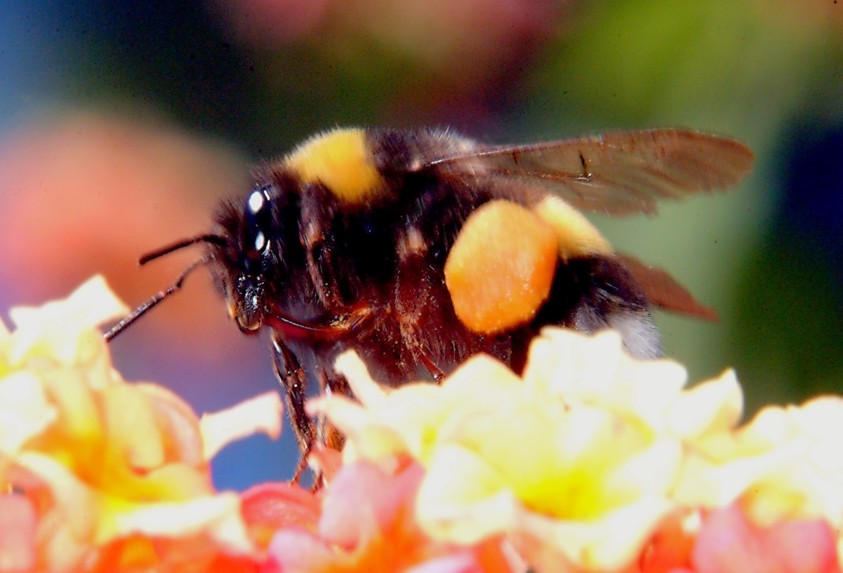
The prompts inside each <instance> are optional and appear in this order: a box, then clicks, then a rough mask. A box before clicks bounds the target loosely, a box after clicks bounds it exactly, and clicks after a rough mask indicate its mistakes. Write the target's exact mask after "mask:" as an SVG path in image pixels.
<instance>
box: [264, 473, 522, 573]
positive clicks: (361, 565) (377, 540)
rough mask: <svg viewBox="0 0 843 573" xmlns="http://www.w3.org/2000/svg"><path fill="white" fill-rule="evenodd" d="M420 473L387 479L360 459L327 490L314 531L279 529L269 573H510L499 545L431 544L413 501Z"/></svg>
mask: <svg viewBox="0 0 843 573" xmlns="http://www.w3.org/2000/svg"><path fill="white" fill-rule="evenodd" d="M423 474H424V470H423V469H422V468H421V466H419V465H418V464H409V465H404V466H403V467H402V468H401V469H399V470H397V471H396V472H395V473H394V474H390V473H388V472H386V471H384V470H383V469H381V468H380V467H378V466H377V465H375V464H373V463H371V462H366V461H359V462H355V463H352V464H349V465H346V466H344V467H343V468H342V469H341V470H340V472H339V474H338V475H337V476H336V478H335V479H334V480H333V481H332V482H331V483H330V484H329V485H328V489H327V491H326V492H325V495H324V498H323V499H322V514H321V516H320V519H319V522H318V524H317V525H316V528H315V529H309V528H306V527H288V528H284V529H281V530H280V531H279V532H278V533H277V534H276V535H275V537H274V538H273V540H272V543H271V544H270V547H269V554H270V565H269V567H268V568H267V570H266V571H267V572H282V571H283V572H284V573H291V572H324V573H329V572H336V573H339V572H354V571H359V572H367V573H377V572H381V571H382V572H384V573H387V572H388V573H392V572H395V571H412V572H415V573H422V572H424V571H430V572H433V571H436V572H454V573H458V572H459V573H463V572H465V573H468V572H480V571H490V572H496V571H501V572H509V571H512V570H513V569H512V568H511V565H510V564H509V562H508V561H507V560H506V559H505V558H504V556H503V554H502V553H501V549H500V540H499V539H498V538H490V539H488V540H486V541H484V542H482V543H479V544H476V545H474V546H467V547H460V546H457V545H454V544H450V543H446V542H440V541H435V540H433V539H431V538H430V537H429V536H428V535H427V534H426V533H425V532H424V531H423V530H422V529H421V528H420V527H419V525H418V523H417V521H416V516H415V509H414V506H415V500H416V494H417V491H418V487H419V483H420V482H421V480H422V477H423Z"/></svg>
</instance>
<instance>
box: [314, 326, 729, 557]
mask: <svg viewBox="0 0 843 573" xmlns="http://www.w3.org/2000/svg"><path fill="white" fill-rule="evenodd" d="M337 368H338V369H339V370H340V371H341V372H343V373H344V374H345V375H346V377H347V378H348V379H349V382H350V384H351V387H352V389H353V391H354V393H355V396H357V398H358V399H359V400H360V403H354V402H352V401H350V400H348V399H345V398H342V397H338V396H333V397H326V398H320V399H317V400H315V401H313V402H311V403H310V405H309V408H310V410H311V411H312V412H314V413H321V414H323V415H326V416H327V417H328V419H329V420H330V421H331V423H332V424H335V425H336V426H337V427H338V428H339V429H340V430H341V431H343V432H345V434H346V436H347V439H348V447H347V449H346V451H345V452H344V455H345V456H346V458H347V459H355V458H366V459H370V460H373V461H376V462H378V463H381V464H390V463H393V462H392V461H391V460H393V459H394V458H395V457H396V455H397V454H402V453H403V454H407V453H409V454H410V455H412V456H413V457H415V458H417V459H418V460H420V461H421V462H422V464H423V465H425V466H426V468H427V472H426V476H425V479H424V481H423V482H422V485H421V488H420V491H419V497H418V501H417V515H418V519H419V520H420V522H421V523H422V525H423V526H424V527H425V528H426V529H427V530H428V531H429V532H430V533H431V534H432V535H435V536H438V537H440V538H443V539H447V540H451V541H457V542H460V543H466V544H468V543H474V542H476V541H478V540H480V539H483V538H486V537H488V536H490V535H494V534H498V533H507V534H509V535H510V536H511V538H512V539H513V540H515V541H516V543H517V544H518V546H519V548H520V549H521V550H522V551H523V552H524V553H525V555H526V556H527V558H528V561H529V562H530V563H531V564H533V565H534V566H537V567H539V568H540V569H541V565H542V564H544V565H545V566H549V565H550V564H554V565H553V567H556V568H559V567H561V564H564V563H568V564H569V566H570V567H572V568H587V569H615V568H619V567H622V566H624V565H625V564H628V563H630V562H631V560H632V559H634V557H635V556H636V555H637V554H638V553H639V552H640V550H641V548H642V545H643V544H644V543H645V541H646V540H647V538H648V537H649V535H650V534H651V533H652V532H653V530H654V528H655V527H656V526H657V525H658V523H659V522H660V521H661V520H662V519H663V518H664V516H665V515H667V514H668V513H669V512H670V511H671V510H672V509H674V508H675V507H676V504H675V502H674V501H673V500H672V499H671V493H672V490H673V487H674V486H675V483H676V479H677V476H678V475H679V473H680V471H681V468H682V462H683V447H682V439H683V438H684V437H686V436H689V435H700V434H705V433H706V432H711V431H714V430H715V429H716V428H719V427H721V426H722V425H723V424H724V423H726V424H727V423H728V422H729V421H731V420H733V419H736V417H737V416H739V415H740V392H739V389H738V390H737V394H736V393H735V389H736V386H735V385H734V384H730V383H729V380H727V381H726V382H724V383H720V384H716V385H715V386H716V389H717V391H712V390H708V391H694V390H692V391H683V386H684V384H685V381H686V373H685V370H684V368H682V367H681V366H680V365H678V364H676V363H674V362H672V361H668V360H658V361H642V360H637V359H635V358H632V357H630V356H629V355H627V354H626V353H625V352H624V351H623V347H622V344H621V341H620V338H619V337H618V335H617V334H616V333H613V332H608V331H607V332H604V333H601V334H598V335H596V336H586V335H583V334H580V333H576V332H573V331H568V330H563V329H553V328H551V329H546V330H545V331H543V333H542V336H540V337H539V338H537V339H536V340H535V341H534V342H533V345H532V346H531V352H530V357H529V361H528V364H527V367H526V369H525V372H524V375H523V377H518V376H516V375H515V374H513V372H512V371H511V370H509V369H508V368H507V367H506V366H504V365H503V364H501V363H500V362H498V361H496V360H493V359H491V358H489V357H487V356H477V357H474V358H472V359H470V360H469V361H467V362H466V363H465V364H464V365H463V366H461V367H460V368H459V369H458V370H457V371H456V372H455V373H454V374H453V375H452V376H450V377H449V378H447V379H446V380H445V381H444V382H443V383H442V385H441V386H434V385H429V384H410V385H406V386H402V387H400V388H398V389H395V390H386V389H382V388H381V387H379V386H377V385H376V384H375V383H374V382H373V381H372V380H371V379H370V378H369V376H368V374H367V373H366V372H365V369H364V368H363V366H362V363H360V362H359V359H357V358H356V357H354V356H351V355H345V356H342V357H340V360H338V362H337ZM557 570H558V569H557Z"/></svg>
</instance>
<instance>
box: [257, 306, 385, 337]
mask: <svg viewBox="0 0 843 573" xmlns="http://www.w3.org/2000/svg"><path fill="white" fill-rule="evenodd" d="M373 313H374V309H373V308H372V307H371V306H370V305H368V304H366V303H365V302H361V303H360V304H356V305H354V306H350V307H344V308H343V310H342V311H341V312H338V313H337V315H336V316H334V318H332V319H331V320H330V321H328V322H325V323H318V322H303V321H300V320H296V319H295V318H293V317H291V316H290V315H288V314H287V313H285V312H284V311H282V310H281V309H279V308H277V307H270V308H268V309H267V314H266V316H265V320H266V323H267V324H268V325H269V326H271V327H272V329H273V331H275V332H276V333H280V334H281V335H283V336H284V337H286V338H290V339H304V340H321V341H333V340H339V339H342V338H344V337H346V336H348V335H350V334H352V333H353V332H354V331H355V330H357V329H358V328H359V327H360V326H361V325H362V324H363V323H364V322H366V320H367V319H368V318H369V317H371V316H372V315H373Z"/></svg>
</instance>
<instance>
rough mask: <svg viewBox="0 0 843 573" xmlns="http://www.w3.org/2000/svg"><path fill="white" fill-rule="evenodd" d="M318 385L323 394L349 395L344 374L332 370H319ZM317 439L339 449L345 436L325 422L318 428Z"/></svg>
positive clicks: (343, 442)
mask: <svg viewBox="0 0 843 573" xmlns="http://www.w3.org/2000/svg"><path fill="white" fill-rule="evenodd" d="M319 385H320V390H321V393H322V394H324V395H331V394H339V395H340V396H349V397H350V396H351V388H350V387H349V385H348V380H346V379H345V376H343V375H342V374H338V373H336V372H333V371H327V370H321V371H320V372H319ZM318 435H319V441H320V443H322V444H325V446H327V447H329V448H331V449H333V450H337V451H340V450H342V447H343V445H344V444H345V436H343V435H342V434H341V433H340V431H339V430H337V429H336V428H335V427H334V426H332V425H331V424H329V423H327V422H323V424H320V427H319V429H318Z"/></svg>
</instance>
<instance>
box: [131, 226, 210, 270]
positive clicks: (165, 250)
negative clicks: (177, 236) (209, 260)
mask: <svg viewBox="0 0 843 573" xmlns="http://www.w3.org/2000/svg"><path fill="white" fill-rule="evenodd" d="M196 243H211V244H213V245H217V246H220V247H222V246H225V238H224V237H221V236H219V235H213V234H207V235H197V236H195V237H190V238H188V239H182V240H181V241H176V242H175V243H171V244H169V245H166V246H164V247H161V248H159V249H155V250H154V251H150V252H148V253H146V254H144V255H143V256H141V258H139V259H138V263H139V264H141V265H145V264H146V263H148V262H149V261H151V260H154V259H157V258H160V257H163V256H164V255H168V254H170V253H172V252H173V251H178V250H179V249H183V248H185V247H189V246H190V245H195V244H196Z"/></svg>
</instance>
